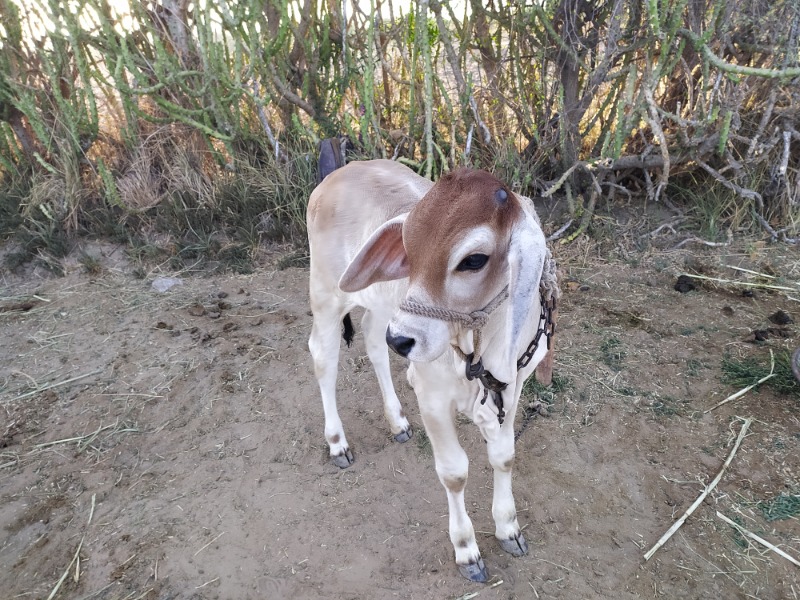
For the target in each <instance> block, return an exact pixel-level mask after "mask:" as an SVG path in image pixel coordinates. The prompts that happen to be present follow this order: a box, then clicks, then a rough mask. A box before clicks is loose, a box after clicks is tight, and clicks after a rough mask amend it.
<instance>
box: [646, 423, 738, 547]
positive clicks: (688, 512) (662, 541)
mask: <svg viewBox="0 0 800 600" xmlns="http://www.w3.org/2000/svg"><path fill="white" fill-rule="evenodd" d="M742 421H744V424H743V425H742V429H741V431H739V437H738V438H736V443H735V444H734V445H733V450H731V453H730V454H729V455H728V458H727V460H726V461H725V463H724V464H723V465H722V468H721V469H720V470H719V473H717V476H716V477H715V478H714V480H713V481H712V482H711V483H710V484H708V485H707V486H706V488H705V489H704V490H703V492H702V493H701V494H700V496H698V498H697V500H695V501H694V503H693V504H692V505H691V506H690V507H689V508H687V509H686V512H685V513H683V515H681V517H680V519H678V520H677V521H675V523H673V525H672V527H670V528H669V529H668V530H667V532H666V533H665V534H664V535H662V536H661V539H659V540H658V541H657V542H656V543H655V545H654V546H653V547H652V548H650V550H648V551H647V554H645V555H644V559H645V560H646V561H647V560H650V559H651V558H652V557H653V555H654V554H655V553H656V552H657V551H658V549H659V548H661V546H663V545H664V544H666V543H667V541H668V540H669V538H671V537H672V535H673V534H674V533H675V532H676V531H678V529H680V527H681V525H683V523H684V522H685V521H686V519H688V518H689V517H690V516H691V514H692V513H693V512H694V511H695V510H696V509H697V507H698V506H700V504H701V503H702V502H703V500H705V499H706V496H708V494H710V493H711V490H713V489H714V488H715V487H717V484H718V483H719V482H720V480H721V479H722V476H723V475H724V474H725V470H726V469H727V468H728V466H729V465H730V464H731V461H732V460H733V457H734V456H735V455H736V452H737V451H738V450H739V445H740V444H741V443H742V440H743V439H744V436H745V435H746V434H747V430H748V428H749V427H750V423H752V419H742Z"/></svg>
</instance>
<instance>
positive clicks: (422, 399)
mask: <svg viewBox="0 0 800 600" xmlns="http://www.w3.org/2000/svg"><path fill="white" fill-rule="evenodd" d="M416 366H417V365H416V363H414V364H412V368H413V367H416ZM412 375H415V374H413V373H412ZM423 379H424V380H425V381H426V384H430V383H431V382H432V381H435V380H431V379H430V378H428V377H418V376H412V377H411V380H412V381H414V382H415V383H417V382H419V381H420V380H423ZM418 387H419V386H418ZM415 391H416V392H417V397H418V398H419V405H420V414H421V416H422V422H423V423H424V424H425V431H426V432H427V433H428V437H429V438H430V440H431V446H432V447H433V458H434V461H435V463H436V474H437V475H438V476H439V481H440V482H441V483H442V485H443V486H444V488H445V491H446V492H447V506H448V512H449V516H450V541H451V542H452V543H453V549H454V550H455V555H456V564H457V565H458V570H459V571H460V572H461V574H462V575H463V576H464V577H466V578H467V579H469V580H471V581H478V582H484V581H486V580H487V579H488V575H487V573H486V567H485V566H484V564H483V559H482V558H481V553H480V550H479V549H478V542H477V541H476V540H475V530H474V529H473V527H472V521H471V520H470V518H469V515H468V514H467V508H466V506H465V504H464V488H465V487H466V485H467V475H468V471H469V459H468V458H467V454H466V452H464V449H463V448H462V447H461V444H460V443H459V442H458V434H457V432H456V426H455V407H454V402H453V401H452V400H450V401H447V400H446V398H447V396H446V395H445V394H444V393H440V394H433V395H431V394H429V393H427V392H426V390H422V389H416V390H415Z"/></svg>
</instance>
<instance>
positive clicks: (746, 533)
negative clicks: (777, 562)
mask: <svg viewBox="0 0 800 600" xmlns="http://www.w3.org/2000/svg"><path fill="white" fill-rule="evenodd" d="M717 516H718V517H719V518H720V519H722V520H723V521H725V522H726V523H727V524H728V525H730V526H731V527H734V528H735V529H736V530H737V531H738V532H739V533H741V534H742V535H744V536H747V537H749V538H750V539H751V540H755V541H756V542H758V543H759V544H761V545H762V546H764V547H766V548H769V549H770V550H772V551H773V552H775V553H776V554H779V555H780V556H782V557H783V558H785V559H786V560H788V561H789V562H791V563H793V564H795V565H796V566H798V567H800V562H799V561H798V560H797V559H796V558H794V557H792V556H790V555H789V554H787V553H786V552H784V551H783V550H781V549H780V548H778V547H777V546H775V544H770V543H769V542H768V541H767V540H765V539H764V538H761V537H758V536H757V535H756V534H755V533H753V532H752V531H748V530H747V529H745V528H744V527H742V526H741V525H739V524H738V523H737V522H735V521H732V520H731V519H729V518H728V517H726V516H725V515H723V514H722V513H721V512H719V511H717Z"/></svg>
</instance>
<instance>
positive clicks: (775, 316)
mask: <svg viewBox="0 0 800 600" xmlns="http://www.w3.org/2000/svg"><path fill="white" fill-rule="evenodd" d="M768 318H769V320H770V322H771V323H775V325H791V324H792V323H794V319H792V317H791V316H790V315H789V313H787V312H786V311H783V310H778V311H776V312H774V313H772V314H771V315H770V316H769V317H768Z"/></svg>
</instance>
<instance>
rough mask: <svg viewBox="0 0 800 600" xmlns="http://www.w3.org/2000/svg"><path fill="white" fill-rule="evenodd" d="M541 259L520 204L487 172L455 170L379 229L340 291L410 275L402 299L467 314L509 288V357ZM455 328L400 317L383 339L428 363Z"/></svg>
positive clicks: (539, 241) (537, 235)
mask: <svg viewBox="0 0 800 600" xmlns="http://www.w3.org/2000/svg"><path fill="white" fill-rule="evenodd" d="M545 255H546V247H545V238H544V234H543V233H542V231H541V228H540V227H539V225H538V223H537V222H536V220H535V218H534V217H533V215H531V214H529V212H528V211H527V210H526V209H525V207H524V206H523V205H522V203H521V202H520V200H519V198H518V197H517V196H516V195H515V194H513V193H512V192H511V191H510V190H509V189H508V188H507V187H506V186H505V185H504V184H503V183H502V182H501V181H499V180H498V179H497V178H495V177H494V176H492V175H490V174H489V173H486V172H485V171H474V170H469V169H459V170H457V171H455V172H453V173H450V174H447V175H445V176H444V177H442V178H441V179H440V180H439V181H438V182H437V183H436V184H435V185H434V186H433V187H432V188H431V189H430V191H429V192H428V193H427V194H426V195H425V196H424V197H423V198H422V199H421V200H420V201H419V203H418V204H417V205H416V206H415V207H414V208H413V209H412V210H411V212H409V213H406V214H402V215H400V216H398V217H395V218H394V219H391V220H389V221H387V222H386V223H384V224H383V225H381V226H380V227H379V228H378V229H377V230H376V231H375V232H374V233H373V234H372V235H371V236H370V237H369V239H368V240H367V241H366V243H365V244H364V245H363V246H362V248H361V249H360V251H359V252H358V254H357V255H356V257H355V258H354V259H353V261H352V262H351V263H350V265H349V266H348V267H347V269H346V271H345V272H344V274H343V275H342V277H341V279H340V281H339V287H340V288H341V289H342V290H343V291H345V292H356V291H358V290H361V289H363V288H365V287H367V286H368V285H371V284H372V283H375V282H379V281H390V280H394V279H400V278H403V277H408V278H409V286H408V293H407V299H408V300H410V301H413V302H415V303H417V304H423V305H426V306H431V307H437V308H443V309H447V310H449V311H456V312H459V313H471V312H473V311H476V310H480V309H482V308H483V307H485V306H486V305H487V304H488V303H490V302H491V301H492V300H493V299H494V298H496V297H497V296H498V294H500V293H501V292H502V290H503V289H504V288H505V287H506V286H508V293H509V303H510V310H509V312H508V313H507V323H506V324H505V328H506V334H507V338H508V339H507V340H506V343H505V346H506V348H507V349H508V352H509V353H515V352H516V347H517V345H518V344H517V342H518V338H519V336H520V334H521V333H522V331H521V330H522V328H523V326H524V324H525V320H526V317H527V315H528V312H529V310H530V308H531V306H532V304H533V302H534V301H535V298H536V297H537V295H538V287H539V280H540V279H541V274H542V265H543V263H544V259H545ZM459 328H460V326H459V325H457V324H453V323H448V322H446V321H443V320H440V319H438V318H435V317H431V316H425V315H420V314H412V313H409V312H405V311H399V312H398V313H397V314H396V315H395V316H394V318H393V319H392V321H391V322H390V323H389V328H388V330H387V341H388V342H389V344H390V346H392V347H393V348H394V349H395V350H396V351H397V352H398V353H400V354H402V355H403V356H407V357H408V358H409V359H411V360H413V361H420V362H429V361H432V360H435V359H436V358H438V357H439V356H441V355H442V353H444V351H445V350H447V349H448V348H449V346H450V344H451V343H453V340H454V338H455V336H457V335H458V333H459ZM511 360H512V361H515V360H516V358H515V357H511Z"/></svg>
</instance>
